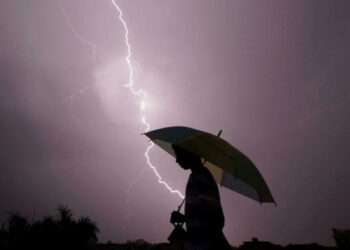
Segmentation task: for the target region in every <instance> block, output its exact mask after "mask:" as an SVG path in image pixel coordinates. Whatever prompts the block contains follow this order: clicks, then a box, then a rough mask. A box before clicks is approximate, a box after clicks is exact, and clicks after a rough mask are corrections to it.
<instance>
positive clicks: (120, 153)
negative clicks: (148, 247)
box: [0, 0, 350, 245]
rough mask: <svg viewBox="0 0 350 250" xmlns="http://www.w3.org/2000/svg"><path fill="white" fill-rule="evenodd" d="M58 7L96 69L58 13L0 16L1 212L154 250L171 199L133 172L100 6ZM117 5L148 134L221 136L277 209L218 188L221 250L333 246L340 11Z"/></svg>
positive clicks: (128, 126) (119, 73) (339, 166)
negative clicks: (86, 228) (257, 243)
mask: <svg viewBox="0 0 350 250" xmlns="http://www.w3.org/2000/svg"><path fill="white" fill-rule="evenodd" d="M62 3H63V5H64V8H65V10H66V14H67V16H68V17H69V20H70V22H71V24H72V25H73V26H74V28H75V29H76V31H77V32H78V34H79V35H80V36H81V37H82V38H83V39H85V40H86V41H89V42H92V43H93V44H95V45H96V59H95V60H94V61H92V47H91V46H89V45H88V44H87V43H83V42H82V41H81V40H79V39H78V38H77V37H76V35H75V34H74V32H73V31H72V29H71V28H70V27H69V25H67V22H66V20H65V18H64V15H63V12H62V11H61V7H60V2H59V0H55V1H46V0H32V1H24V0H22V1H20V0H18V1H11V0H3V1H1V2H0V82H1V85H0V121H1V122H0V148H1V150H0V159H1V162H0V163H1V164H0V166H1V174H0V211H1V212H3V211H14V210H18V211H20V212H22V213H23V214H25V215H28V216H33V213H35V216H36V217H37V218H40V217H41V216H43V215H46V214H49V213H53V212H54V209H55V208H56V207H57V206H58V205H59V204H65V205H67V206H69V207H70V208H72V209H73V211H74V213H75V214H76V215H77V216H83V215H87V216H90V217H91V218H92V220H94V221H96V222H97V223H98V225H99V228H100V230H101V233H100V235H99V239H100V240H102V241H106V240H112V241H126V240H127V239H131V240H133V239H138V238H143V239H145V240H147V241H151V242H164V241H166V238H167V237H168V235H169V234H170V232H171V230H172V225H171V224H170V223H169V218H170V212H171V211H172V210H174V209H176V207H177V206H178V205H179V203H180V202H181V199H179V197H178V196H177V195H174V194H170V193H169V192H168V191H167V190H166V189H165V188H164V186H161V185H160V184H159V183H158V181H157V178H156V176H155V175H154V173H153V172H152V170H150V169H149V168H148V166H147V164H146V161H145V157H144V155H143V154H144V151H145V149H146V147H147V145H148V144H147V140H146V138H145V137H143V136H141V135H140V133H142V132H143V131H144V129H145V127H144V126H143V124H142V122H141V113H140V111H139V101H140V99H139V98H138V97H135V96H134V95H132V94H131V92H130V91H129V90H128V89H126V88H125V87H124V86H123V84H125V83H127V81H128V74H129V72H128V68H127V64H126V62H125V56H126V55H127V50H126V46H125V40H124V29H123V26H122V24H121V22H120V21H119V20H118V18H117V14H118V13H117V11H116V9H115V8H114V7H113V5H112V3H111V1H109V0H105V1H100V0H85V1H83V0H76V1H68V0H62ZM118 3H119V4H120V7H121V8H122V10H123V12H124V18H125V20H126V22H127V24H128V28H129V39H130V44H131V46H132V53H133V54H132V63H133V66H134V71H135V83H136V85H135V86H136V87H137V88H142V89H144V90H145V91H146V92H147V93H148V94H149V106H148V107H147V110H146V111H145V112H146V117H147V119H148V121H149V122H150V124H151V128H152V129H157V128H161V127H165V126H174V125H184V126H190V127H194V128H196V129H200V130H205V131H208V132H211V133H214V134H216V133H217V131H218V130H220V129H223V134H222V137H223V138H224V139H226V140H227V141H228V142H230V143H231V144H233V145H234V146H236V147H237V148H238V149H240V150H241V151H242V152H244V153H245V154H246V155H248V156H249V157H250V158H251V159H252V160H253V161H254V162H255V164H256V165H257V167H258V169H259V170H260V172H261V173H262V175H263V176H264V178H265V180H266V182H267V184H268V185H269V187H270V189H271V191H272V194H273V195H274V197H275V200H276V201H277V204H278V206H277V207H275V206H273V205H271V204H267V205H266V204H264V205H262V206H261V205H259V204H258V203H256V202H254V201H252V200H249V199H247V198H245V197H243V196H240V195H238V194H236V193H233V192H232V191H230V190H225V189H220V193H221V200H222V205H223V209H224V213H225V218H226V225H225V228H224V232H225V235H226V236H227V238H228V240H229V241H230V243H231V244H233V245H239V244H241V243H242V242H243V241H245V240H249V239H250V238H251V237H253V236H256V237H258V238H259V239H262V240H270V241H272V242H275V243H279V244H283V245H284V244H287V243H290V242H293V243H308V242H318V243H320V244H324V245H334V244H335V242H334V240H333V239H332V232H331V228H333V227H335V228H350V221H349V219H348V218H350V200H349V190H350V182H349V175H350V168H349V161H348V155H349V148H350V133H349V126H350V119H349V117H350V116H349V115H350V112H349V111H350V84H349V82H350V72H349V65H350V48H349V44H350V15H349V13H350V4H349V2H348V1H321V0H317V1H316V0H314V1H311V0H309V1H298V0H296V1H266V0H264V1H263V0H256V1H250V0H240V1H236V0H234V1H233V0H232V1H229V0H221V1H209V0H188V1H174V0H169V1H156V0H134V1H126V0H123V1H118ZM85 86H91V87H90V88H88V89H87V90H86V91H85V92H84V93H81V94H80V93H79V92H78V91H79V90H81V89H82V88H84V87H85ZM72 95H74V98H70V96H72ZM150 157H151V161H152V163H153V164H154V165H155V166H156V167H157V169H158V170H159V173H160V174H161V175H162V176H163V178H164V180H165V181H167V182H168V183H169V184H170V185H171V186H172V187H174V188H177V189H179V190H180V191H181V192H182V193H184V190H185V186H186V182H187V177H188V174H189V173H188V172H185V171H183V170H182V169H180V168H179V167H178V166H177V165H176V163H175V161H174V159H172V158H171V157H170V156H169V155H168V154H166V153H165V152H163V151H161V150H160V149H158V148H154V149H152V151H151V153H150ZM145 169H146V170H145ZM143 170H145V171H144V172H143V175H142V176H141V177H140V178H139V179H138V180H137V181H136V182H135V178H136V177H137V176H138V174H139V173H140V171H143ZM130 183H134V185H132V186H131V189H129V187H130ZM128 197H129V198H128ZM127 200H129V205H130V211H128V210H129V209H128V205H127ZM129 212H130V216H129ZM3 218H4V214H1V215H0V219H3Z"/></svg>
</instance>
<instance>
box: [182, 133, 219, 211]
mask: <svg viewBox="0 0 350 250" xmlns="http://www.w3.org/2000/svg"><path fill="white" fill-rule="evenodd" d="M221 133H222V129H220V131H219V133H218V135H217V137H220V135H221ZM206 162H207V160H204V161H203V163H202V164H203V165H204V164H205V163H206ZM185 200H186V198H185V199H183V200H182V202H181V204H180V206H178V209H177V211H178V212H180V210H181V208H182V206H183V204H184V203H185Z"/></svg>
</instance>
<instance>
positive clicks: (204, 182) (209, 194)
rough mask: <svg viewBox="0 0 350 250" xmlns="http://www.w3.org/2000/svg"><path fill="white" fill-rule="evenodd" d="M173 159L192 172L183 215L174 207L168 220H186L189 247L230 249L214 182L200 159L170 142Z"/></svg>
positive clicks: (192, 248) (195, 248) (187, 187)
mask: <svg viewBox="0 0 350 250" xmlns="http://www.w3.org/2000/svg"><path fill="white" fill-rule="evenodd" d="M173 149H174V151H175V154H176V162H177V163H178V164H179V165H180V166H181V167H182V168H183V169H185V170H188V169H190V170H191V172H192V173H191V175H190V177H189V179H188V182H187V186H186V197H185V200H186V203H185V215H183V214H181V213H179V212H177V211H174V212H172V214H171V219H170V222H171V223H173V224H175V223H183V222H185V223H186V229H187V241H188V245H187V246H188V248H189V249H190V250H204V249H205V250H209V249H223V250H224V249H231V247H230V245H229V244H228V242H227V240H226V238H225V236H224V234H223V232H222V229H223V227H224V224H225V218H224V214H223V211H222V208H221V202H220V194H219V190H218V187H217V184H216V182H215V180H214V178H213V176H212V175H211V173H210V172H209V170H208V169H207V168H206V167H204V166H203V164H202V162H201V159H200V158H199V157H198V156H196V155H193V154H191V153H189V152H187V151H185V150H183V149H181V148H179V147H178V146H175V145H173Z"/></svg>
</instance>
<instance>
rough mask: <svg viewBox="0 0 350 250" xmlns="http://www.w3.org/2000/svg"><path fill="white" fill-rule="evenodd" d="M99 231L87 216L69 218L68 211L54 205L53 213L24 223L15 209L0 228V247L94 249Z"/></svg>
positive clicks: (53, 249) (54, 249)
mask: <svg viewBox="0 0 350 250" xmlns="http://www.w3.org/2000/svg"><path fill="white" fill-rule="evenodd" d="M98 232H99V229H98V227H97V226H96V223H94V222H93V221H92V220H91V219H90V218H89V217H81V218H79V219H78V220H77V221H76V220H74V219H73V213H72V211H71V210H70V209H69V208H67V207H64V206H60V207H58V208H57V216H56V218H53V217H52V216H47V217H44V218H43V219H42V220H38V221H33V222H32V223H31V224H30V223H28V220H27V218H26V217H24V216H22V215H20V214H19V213H11V214H9V216H8V218H7V221H6V223H5V224H4V225H3V228H2V229H0V249H14V250H17V249H21V250H24V249H39V250H40V249H52V250H56V249H57V250H58V249H77V250H79V249H94V247H95V245H96V243H97V233H98Z"/></svg>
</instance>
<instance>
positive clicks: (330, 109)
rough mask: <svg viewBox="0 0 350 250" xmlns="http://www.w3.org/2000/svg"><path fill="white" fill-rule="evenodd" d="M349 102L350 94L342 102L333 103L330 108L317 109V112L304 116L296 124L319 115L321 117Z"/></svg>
mask: <svg viewBox="0 0 350 250" xmlns="http://www.w3.org/2000/svg"><path fill="white" fill-rule="evenodd" d="M349 101H350V94H348V95H347V96H345V98H344V99H343V100H342V101H340V102H338V103H335V104H333V105H332V106H330V107H327V108H323V109H319V110H317V111H315V112H313V113H311V114H309V115H307V116H305V117H304V118H303V119H301V120H299V122H298V123H302V122H304V121H306V120H309V119H312V118H314V117H316V116H319V115H321V114H323V113H325V112H329V111H332V110H336V109H339V108H341V107H343V106H345V105H346V104H347V103H348V102H349Z"/></svg>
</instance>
